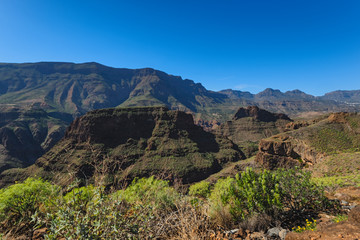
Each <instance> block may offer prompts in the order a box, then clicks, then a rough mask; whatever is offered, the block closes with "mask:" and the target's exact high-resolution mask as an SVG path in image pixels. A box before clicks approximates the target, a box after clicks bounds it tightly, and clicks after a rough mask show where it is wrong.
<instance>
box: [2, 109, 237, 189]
mask: <svg viewBox="0 0 360 240" xmlns="http://www.w3.org/2000/svg"><path fill="white" fill-rule="evenodd" d="M242 158H244V155H243V153H242V152H241V151H240V150H239V149H238V148H237V146H236V145H235V144H233V142H232V141H230V140H228V139H227V138H224V137H221V136H217V135H215V134H213V133H209V132H205V131H204V130H203V129H202V128H201V127H199V126H197V125H195V124H194V121H193V118H192V115H190V114H186V113H184V112H181V111H170V110H168V109H167V108H165V107H138V108H118V109H114V108H113V109H103V110H95V111H92V112H89V113H87V114H86V115H84V116H82V117H80V118H77V119H76V120H75V121H74V122H73V123H72V124H71V125H70V127H69V128H68V129H67V131H66V133H65V137H64V138H63V139H62V140H61V141H60V142H59V143H57V144H56V145H55V146H54V147H53V148H52V149H51V150H50V151H48V152H47V153H46V154H45V155H43V156H42V157H41V158H39V159H38V160H37V161H36V163H35V165H33V166H31V167H29V168H27V169H25V170H24V171H22V172H21V171H20V172H21V174H22V176H23V177H25V176H31V175H34V174H35V175H37V176H41V177H43V178H45V179H51V180H54V181H56V182H58V183H59V184H68V183H69V182H70V181H72V180H74V179H75V178H80V179H83V180H86V181H89V182H93V181H103V182H104V184H106V185H109V184H115V186H116V184H117V183H119V182H121V181H124V180H127V181H128V180H131V179H133V178H134V177H142V176H150V175H157V176H160V177H162V178H165V179H169V180H172V181H173V180H175V179H177V180H179V181H181V182H182V183H191V182H194V181H199V180H202V179H204V178H206V177H207V176H209V175H210V174H212V173H215V172H217V171H219V170H221V169H222V166H223V165H224V164H226V163H228V162H232V161H238V160H240V159H242ZM14 172H16V171H13V172H11V171H10V173H9V171H8V172H5V173H4V174H3V178H4V179H7V180H4V182H5V181H9V180H10V179H11V176H14V174H19V172H16V173H14ZM3 184H5V183H3Z"/></svg>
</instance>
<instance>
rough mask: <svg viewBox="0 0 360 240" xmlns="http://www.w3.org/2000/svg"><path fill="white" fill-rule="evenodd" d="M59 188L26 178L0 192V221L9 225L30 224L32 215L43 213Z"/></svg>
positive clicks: (40, 180) (39, 180)
mask: <svg viewBox="0 0 360 240" xmlns="http://www.w3.org/2000/svg"><path fill="white" fill-rule="evenodd" d="M58 192H59V188H58V187H57V186H54V185H52V184H50V183H49V182H46V181H43V180H42V179H35V178H28V179H26V180H25V181H24V182H23V183H16V184H14V185H11V186H9V187H8V188H5V189H1V190H0V221H6V222H7V223H8V224H9V225H10V224H18V223H20V222H30V221H31V219H32V217H33V215H35V214H40V213H41V211H45V210H44V209H45V208H46V207H49V206H50V205H51V201H53V200H54V199H53V198H54V197H55V196H57V194H58Z"/></svg>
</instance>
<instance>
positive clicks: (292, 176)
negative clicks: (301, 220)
mask: <svg viewBox="0 0 360 240" xmlns="http://www.w3.org/2000/svg"><path fill="white" fill-rule="evenodd" d="M209 200H210V205H211V207H210V209H211V210H212V211H211V212H210V214H211V216H212V217H213V218H214V217H215V218H216V217H217V218H218V217H219V216H227V214H228V213H230V214H231V216H232V218H233V220H235V222H241V221H246V220H249V219H250V218H254V217H256V216H272V218H273V220H276V218H277V217H278V216H280V213H285V212H289V211H290V212H297V213H303V212H306V211H318V210H320V209H325V208H330V207H331V206H330V205H327V204H328V203H329V201H328V200H327V198H326V197H325V195H324V192H323V190H322V189H321V188H319V187H318V186H317V185H315V184H314V183H313V182H311V179H310V173H309V172H306V171H302V170H300V169H292V170H283V169H280V170H277V171H274V172H270V171H268V170H263V171H261V172H258V173H257V172H255V171H253V170H252V169H251V168H247V169H246V170H245V171H244V172H242V173H241V174H237V175H236V177H235V179H232V178H227V179H223V180H219V181H218V182H217V183H216V184H215V186H214V189H213V190H212V191H211V194H210V197H209ZM221 219H222V220H220V222H221V223H223V222H224V221H223V219H224V217H221ZM220 222H219V223H220Z"/></svg>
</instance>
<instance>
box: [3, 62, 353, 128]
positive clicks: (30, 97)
mask: <svg viewBox="0 0 360 240" xmlns="http://www.w3.org/2000/svg"><path fill="white" fill-rule="evenodd" d="M333 95H334V94H330V95H325V96H323V97H314V96H311V95H308V94H306V93H304V92H301V91H300V90H294V91H288V92H285V93H282V92H281V91H279V90H274V89H270V88H268V89H265V90H264V91H263V92H260V93H258V94H251V93H249V92H241V91H235V90H231V89H227V90H223V91H220V92H214V91H209V90H207V89H205V88H204V87H203V86H202V85H201V84H200V83H194V82H193V81H191V80H188V79H185V80H183V79H182V78H181V77H178V76H173V75H169V74H166V73H164V72H161V71H158V70H154V69H151V68H144V69H126V68H112V67H107V66H104V65H101V64H98V63H94V62H92V63H82V64H74V63H63V62H40V63H23V64H14V63H1V64H0V104H2V105H4V104H12V105H14V104H15V105H16V106H20V105H21V106H38V107H41V108H42V109H44V110H45V111H47V112H49V113H51V114H52V115H57V114H58V115H59V114H61V115H62V116H61V117H64V116H68V115H69V114H70V115H71V116H72V117H76V116H80V115H83V114H85V113H86V112H88V111H91V110H94V109H101V108H109V107H116V106H122V107H128V106H154V105H164V106H167V107H169V108H170V109H177V110H182V111H186V112H191V113H193V114H195V118H196V120H198V119H203V120H217V121H220V122H224V121H226V120H229V119H230V118H231V116H232V115H233V114H234V112H235V111H236V110H237V109H238V108H239V107H241V106H243V107H246V106H249V105H256V106H258V107H260V108H263V109H266V110H268V111H272V112H282V113H285V114H288V115H289V114H290V115H296V114H298V113H299V112H307V111H320V112H329V111H344V110H346V111H355V110H358V109H359V108H358V107H355V106H350V105H349V104H347V103H346V99H345V98H336V99H335V98H334V97H331V96H333ZM351 96H352V99H353V101H358V100H359V99H358V98H357V97H356V94H355V93H354V94H352V95H351ZM357 96H358V95H357ZM344 99H345V100H344ZM335 100H336V101H335ZM343 100H344V101H343ZM64 114H68V115H64Z"/></svg>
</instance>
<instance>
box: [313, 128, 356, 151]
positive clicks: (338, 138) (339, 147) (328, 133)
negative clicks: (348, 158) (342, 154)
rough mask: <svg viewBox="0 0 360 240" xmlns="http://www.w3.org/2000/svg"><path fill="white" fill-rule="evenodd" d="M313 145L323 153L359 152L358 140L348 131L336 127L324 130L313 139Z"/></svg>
mask: <svg viewBox="0 0 360 240" xmlns="http://www.w3.org/2000/svg"><path fill="white" fill-rule="evenodd" d="M312 145H313V146H314V147H315V148H316V149H317V150H318V151H321V152H325V153H336V152H339V151H344V150H348V151H356V150H358V149H357V147H358V139H357V137H356V136H353V134H351V133H350V132H349V131H347V130H346V129H337V128H335V127H334V126H333V127H329V128H322V129H320V130H319V131H317V132H316V134H315V135H314V137H313V142H312Z"/></svg>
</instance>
